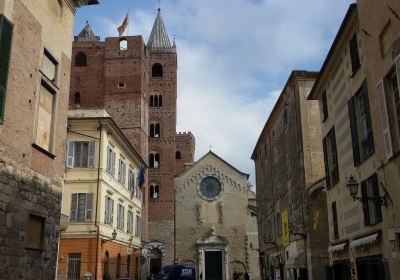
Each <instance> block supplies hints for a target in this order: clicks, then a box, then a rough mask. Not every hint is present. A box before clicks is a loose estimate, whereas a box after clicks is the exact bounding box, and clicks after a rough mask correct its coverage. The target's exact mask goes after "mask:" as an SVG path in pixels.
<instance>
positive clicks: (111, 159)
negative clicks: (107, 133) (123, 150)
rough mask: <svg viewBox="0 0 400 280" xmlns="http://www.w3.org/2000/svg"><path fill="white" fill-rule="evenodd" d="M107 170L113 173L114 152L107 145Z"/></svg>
mask: <svg viewBox="0 0 400 280" xmlns="http://www.w3.org/2000/svg"><path fill="white" fill-rule="evenodd" d="M107 172H108V173H110V174H111V175H115V152H114V150H113V149H112V148H111V146H108V150H107Z"/></svg>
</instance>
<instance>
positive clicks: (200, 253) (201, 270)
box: [199, 249, 204, 280]
mask: <svg viewBox="0 0 400 280" xmlns="http://www.w3.org/2000/svg"><path fill="white" fill-rule="evenodd" d="M203 269H204V250H202V249H200V250H199V275H200V274H201V275H202V276H203V279H204V271H203ZM199 277H200V276H199ZM203 279H200V280H203Z"/></svg>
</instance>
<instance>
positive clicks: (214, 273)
mask: <svg viewBox="0 0 400 280" xmlns="http://www.w3.org/2000/svg"><path fill="white" fill-rule="evenodd" d="M222 263H223V262H222V251H205V280H222V277H223V276H222V275H223V272H222V269H223V266H222Z"/></svg>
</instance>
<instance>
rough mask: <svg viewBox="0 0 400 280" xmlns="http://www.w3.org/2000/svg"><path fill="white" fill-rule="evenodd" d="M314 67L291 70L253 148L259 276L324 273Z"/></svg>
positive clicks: (325, 257) (298, 276) (320, 157)
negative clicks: (311, 98)
mask: <svg viewBox="0 0 400 280" xmlns="http://www.w3.org/2000/svg"><path fill="white" fill-rule="evenodd" d="M317 76H318V73H317V72H307V71H293V72H292V73H291V75H290V77H289V79H288V81H287V83H286V85H285V87H284V89H283V90H282V93H281V95H280V96H279V98H278V101H277V102H276V104H275V106H274V108H273V110H272V112H271V114H270V116H269V118H268V120H267V122H266V124H265V126H264V128H263V130H262V132H261V135H260V137H259V139H258V141H257V144H256V146H255V148H254V151H253V154H252V157H251V158H252V159H253V160H254V161H255V166H256V184H257V206H258V232H259V244H260V268H261V275H262V277H263V279H275V280H278V279H290V280H292V279H325V271H324V266H325V265H327V264H328V255H327V252H326V248H327V246H328V238H327V235H326V234H325V231H326V226H325V224H326V220H327V213H326V210H325V209H326V207H325V204H324V203H323V202H324V201H325V200H326V193H325V191H324V185H323V184H322V185H321V182H320V181H321V179H322V178H323V177H324V170H323V155H322V145H321V142H320V133H321V132H320V121H319V110H318V103H317V102H314V101H311V102H310V101H309V100H307V97H308V94H309V92H310V90H311V88H312V86H313V84H314V81H315V79H316V78H317Z"/></svg>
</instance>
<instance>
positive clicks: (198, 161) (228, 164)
mask: <svg viewBox="0 0 400 280" xmlns="http://www.w3.org/2000/svg"><path fill="white" fill-rule="evenodd" d="M209 155H213V156H214V157H215V158H217V159H218V160H220V161H222V162H223V163H224V164H226V165H227V166H229V167H230V168H232V169H233V170H235V171H236V172H237V173H239V174H240V175H243V176H246V178H247V179H249V177H250V175H249V174H247V173H244V172H242V171H240V170H239V169H237V168H236V167H234V166H233V165H231V164H230V163H229V162H227V161H225V160H224V159H223V158H221V157H220V156H218V155H217V154H215V153H214V152H213V151H211V150H210V151H209V152H208V153H207V154H205V155H204V156H202V157H201V158H200V159H198V160H197V161H196V162H195V163H194V164H193V165H192V166H191V167H190V168H189V169H187V170H185V171H183V172H182V173H180V174H178V175H176V176H175V177H179V176H182V175H183V174H185V173H186V172H189V170H191V169H192V168H193V167H194V166H196V165H197V164H199V163H200V162H201V161H202V160H203V159H204V158H206V157H207V156H209Z"/></svg>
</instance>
